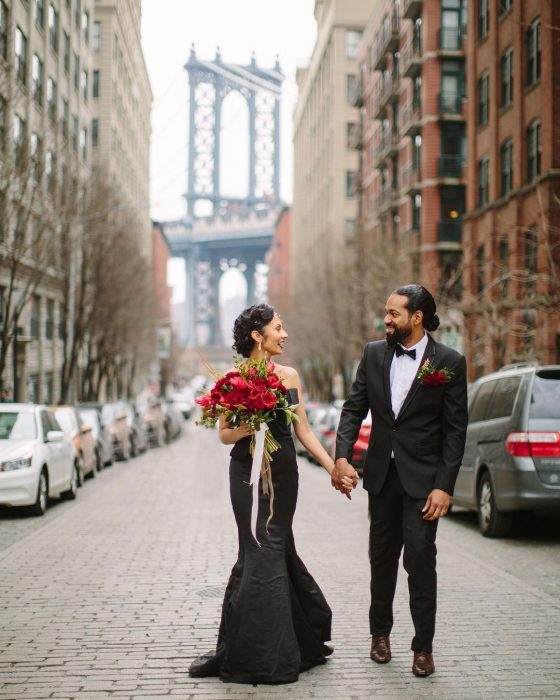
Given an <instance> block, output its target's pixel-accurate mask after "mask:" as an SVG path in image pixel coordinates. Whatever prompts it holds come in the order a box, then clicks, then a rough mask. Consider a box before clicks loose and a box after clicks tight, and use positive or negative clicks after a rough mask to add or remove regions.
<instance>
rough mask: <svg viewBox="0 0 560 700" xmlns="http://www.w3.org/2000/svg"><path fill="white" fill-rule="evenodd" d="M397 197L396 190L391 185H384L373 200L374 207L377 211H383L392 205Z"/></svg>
mask: <svg viewBox="0 0 560 700" xmlns="http://www.w3.org/2000/svg"><path fill="white" fill-rule="evenodd" d="M397 197H398V191H397V190H395V189H393V188H392V187H385V188H383V189H382V190H381V192H379V194H378V195H377V198H376V200H375V208H376V210H377V211H378V212H384V211H386V210H387V209H389V208H390V207H392V206H393V205H394V204H395V202H396V200H397Z"/></svg>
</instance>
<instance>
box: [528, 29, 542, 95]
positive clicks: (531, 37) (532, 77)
mask: <svg viewBox="0 0 560 700" xmlns="http://www.w3.org/2000/svg"><path fill="white" fill-rule="evenodd" d="M526 41H527V46H526V51H527V85H534V84H535V83H536V82H537V80H539V78H540V77H541V20H540V19H536V20H534V22H532V23H531V25H530V26H529V29H528V30H527V35H526Z"/></svg>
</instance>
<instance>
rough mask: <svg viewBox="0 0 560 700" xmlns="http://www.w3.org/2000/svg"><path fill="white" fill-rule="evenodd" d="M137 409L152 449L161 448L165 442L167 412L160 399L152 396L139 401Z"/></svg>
mask: <svg viewBox="0 0 560 700" xmlns="http://www.w3.org/2000/svg"><path fill="white" fill-rule="evenodd" d="M136 408H137V409H138V412H139V413H140V415H141V417H142V420H143V421H144V424H145V426H146V430H147V431H148V442H149V444H150V446H151V447H161V446H162V445H163V444H164V442H165V412H164V409H163V407H162V405H161V401H160V399H157V398H156V397H155V396H153V395H150V396H147V397H144V398H142V399H139V400H138V401H137V402H136Z"/></svg>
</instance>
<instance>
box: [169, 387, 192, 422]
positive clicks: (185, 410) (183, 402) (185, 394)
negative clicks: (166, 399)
mask: <svg viewBox="0 0 560 700" xmlns="http://www.w3.org/2000/svg"><path fill="white" fill-rule="evenodd" d="M194 398H195V397H194V390H193V389H191V388H190V387H184V388H183V389H179V390H178V391H175V392H174V393H173V394H172V395H171V399H170V403H172V404H173V405H174V406H175V407H176V408H177V409H178V410H179V411H180V412H181V413H182V414H183V418H185V419H187V420H188V419H189V418H190V417H191V416H192V414H193V412H194V409H195V406H196V404H195V401H194Z"/></svg>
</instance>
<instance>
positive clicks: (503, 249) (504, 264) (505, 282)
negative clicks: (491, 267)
mask: <svg viewBox="0 0 560 700" xmlns="http://www.w3.org/2000/svg"><path fill="white" fill-rule="evenodd" d="M498 253H499V256H500V292H501V295H502V297H503V298H505V297H506V296H507V295H508V292H509V244H508V241H507V239H502V240H501V241H500V245H499V251H498Z"/></svg>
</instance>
